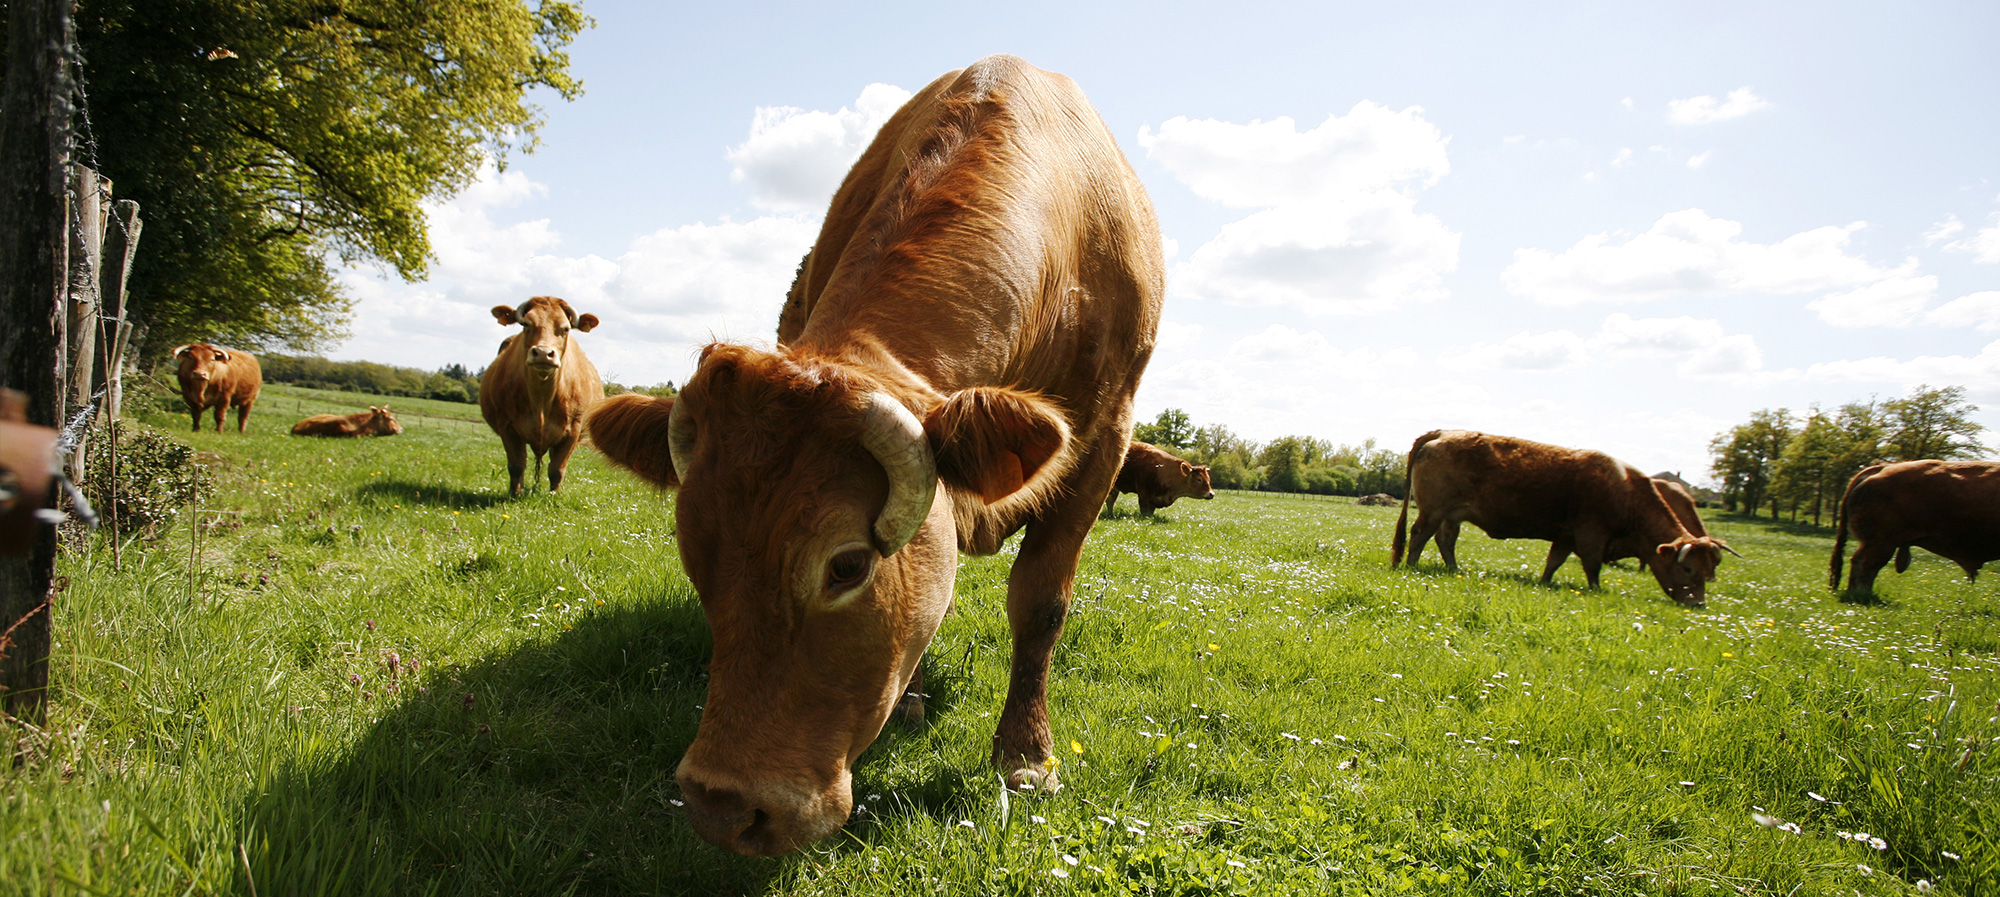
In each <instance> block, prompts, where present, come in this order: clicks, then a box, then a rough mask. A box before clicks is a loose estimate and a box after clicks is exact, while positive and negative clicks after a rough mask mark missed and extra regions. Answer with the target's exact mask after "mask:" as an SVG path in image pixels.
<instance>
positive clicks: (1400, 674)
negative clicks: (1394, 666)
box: [1389, 673, 1403, 679]
mask: <svg viewBox="0 0 2000 897" xmlns="http://www.w3.org/2000/svg"><path fill="white" fill-rule="evenodd" d="M1389 678H1391V679H1401V678H1403V674H1402V673H1390V674H1389Z"/></svg>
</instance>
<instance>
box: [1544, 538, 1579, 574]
mask: <svg viewBox="0 0 2000 897" xmlns="http://www.w3.org/2000/svg"><path fill="white" fill-rule="evenodd" d="M1575 550H1576V543H1575V542H1573V541H1571V540H1570V539H1568V538H1567V537H1565V538H1560V539H1557V540H1555V541H1554V542H1551V543H1549V560H1548V563H1546V564H1543V565H1542V585H1549V584H1552V583H1554V582H1555V581H1556V571H1557V570H1559V569H1561V568H1562V565H1563V563H1564V562H1566V561H1568V560H1569V555H1570V552H1572V551H1575Z"/></svg>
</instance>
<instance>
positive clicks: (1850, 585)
mask: <svg viewBox="0 0 2000 897" xmlns="http://www.w3.org/2000/svg"><path fill="white" fill-rule="evenodd" d="M1893 556H1895V550H1894V549H1892V548H1889V547H1886V546H1885V545H1884V544H1883V543H1873V544H1871V543H1868V542H1861V543H1858V544H1856V545H1855V546H1854V560H1853V561H1852V562H1850V564H1849V566H1848V568H1847V595H1848V597H1850V598H1856V599H1866V598H1873V597H1874V596H1875V577H1876V576H1877V575H1879V574H1881V572H1882V568H1883V567H1886V566H1888V565H1889V559H1890V558H1891V557H1893Z"/></svg>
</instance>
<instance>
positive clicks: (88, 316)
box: [63, 165, 111, 483]
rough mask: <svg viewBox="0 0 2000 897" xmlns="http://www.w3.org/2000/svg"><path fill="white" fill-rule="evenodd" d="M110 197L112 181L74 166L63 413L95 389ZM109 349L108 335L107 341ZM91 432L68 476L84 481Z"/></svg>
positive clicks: (79, 440) (81, 437)
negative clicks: (100, 280)
mask: <svg viewBox="0 0 2000 897" xmlns="http://www.w3.org/2000/svg"><path fill="white" fill-rule="evenodd" d="M110 202H111V181H109V180H107V179H106V178H104V177H102V176H100V175H99V174H98V173H97V172H96V171H94V170H92V169H91V168H90V167H89V166H87V165H72V166H70V178H69V303H68V312H69V384H68V396H67V397H66V399H67V401H66V402H65V404H64V408H63V416H64V417H66V418H67V417H73V416H75V415H76V413H77V412H79V411H82V410H83V409H84V407H85V406H87V405H89V404H90V399H91V396H93V395H95V394H96V393H97V384H98V382H99V380H98V377H97V371H98V346H99V345H100V342H99V340H98V338H97V337H98V328H99V318H100V316H101V313H100V310H101V309H102V308H103V301H102V299H103V297H102V296H101V295H100V291H99V290H98V271H99V270H100V267H101V264H102V258H103V253H102V252H101V250H102V248H103V245H104V222H105V220H106V219H107V218H108V217H109V216H108V215H107V214H106V212H108V211H109V209H108V208H107V207H108V206H109V205H110ZM104 343H105V348H107V349H108V348H110V346H109V345H108V343H109V340H106V341H104ZM88 441H89V438H88V434H87V433H78V434H77V437H76V446H75V450H74V451H72V452H71V453H70V456H69V458H67V459H66V461H67V463H68V465H69V478H70V479H71V480H74V481H76V482H79V483H81V482H83V476H84V457H85V455H84V450H85V446H86V443H87V442H88Z"/></svg>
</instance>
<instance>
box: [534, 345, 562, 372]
mask: <svg viewBox="0 0 2000 897" xmlns="http://www.w3.org/2000/svg"><path fill="white" fill-rule="evenodd" d="M561 364H562V354H561V353H560V352H559V351H557V350H556V349H553V348H550V347H547V346H529V347H528V366H529V367H533V368H552V367H559V366H561Z"/></svg>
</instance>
